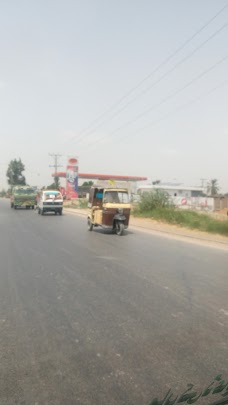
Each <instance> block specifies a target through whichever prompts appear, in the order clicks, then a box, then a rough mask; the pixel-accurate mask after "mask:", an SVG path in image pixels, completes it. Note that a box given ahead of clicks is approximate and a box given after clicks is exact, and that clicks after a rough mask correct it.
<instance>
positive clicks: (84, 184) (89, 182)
mask: <svg viewBox="0 0 228 405" xmlns="http://www.w3.org/2000/svg"><path fill="white" fill-rule="evenodd" d="M92 185H93V181H84V183H83V184H82V187H88V186H92Z"/></svg>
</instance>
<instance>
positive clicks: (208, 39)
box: [78, 22, 228, 142]
mask: <svg viewBox="0 0 228 405" xmlns="http://www.w3.org/2000/svg"><path fill="white" fill-rule="evenodd" d="M227 27H228V22H227V23H226V24H224V25H223V26H222V27H221V28H219V29H218V30H216V31H215V32H214V33H213V34H212V35H211V36H210V37H209V38H207V39H206V40H205V41H203V42H202V43H201V44H200V45H199V46H197V47H196V48H195V49H194V50H193V51H192V52H190V53H189V54H188V55H186V56H185V57H184V58H182V59H181V60H180V61H179V62H177V63H176V64H175V65H174V66H173V67H172V68H171V69H169V70H168V71H167V72H165V73H164V74H163V75H162V76H161V77H160V78H159V79H158V80H156V81H155V82H154V83H152V84H151V85H150V86H148V87H147V88H146V89H144V90H142V91H141V92H140V93H139V94H138V95H137V96H136V97H134V98H133V99H132V100H130V101H129V102H128V103H126V104H125V105H124V106H123V107H122V108H120V109H118V110H117V111H116V112H115V113H114V114H113V115H111V117H109V118H107V119H106V120H104V121H103V122H101V123H100V124H98V125H97V126H95V128H94V129H93V130H91V131H90V132H89V133H87V134H85V135H84V136H83V138H82V139H83V140H84V139H85V138H86V137H88V136H90V135H91V134H92V133H94V132H95V131H96V130H97V129H98V128H100V127H101V126H102V125H103V124H104V123H106V122H108V121H110V120H111V119H113V118H115V117H116V116H117V115H119V114H120V113H121V112H122V111H124V110H125V109H126V108H127V107H128V106H129V105H131V104H132V103H134V101H136V100H138V98H139V97H140V96H142V95H144V94H146V93H147V92H148V91H149V90H151V89H152V88H153V87H154V86H156V85H157V84H158V83H160V82H161V81H162V80H163V79H165V78H166V77H167V76H169V74H170V73H172V72H173V71H175V70H176V69H177V68H178V67H179V66H180V65H182V64H183V63H184V62H186V61H187V60H188V59H190V58H191V57H192V56H193V55H194V54H195V53H196V52H197V51H198V50H199V49H201V48H202V47H203V46H204V45H206V44H207V43H208V42H209V41H211V40H212V39H213V38H214V37H215V36H216V35H218V34H219V33H220V32H221V31H222V30H224V29H225V28H227ZM78 142H80V139H79V140H78Z"/></svg>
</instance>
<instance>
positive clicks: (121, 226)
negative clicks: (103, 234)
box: [116, 222, 124, 236]
mask: <svg viewBox="0 0 228 405" xmlns="http://www.w3.org/2000/svg"><path fill="white" fill-rule="evenodd" d="M123 232H124V224H123V223H122V222H116V234H117V235H118V236H121V235H123Z"/></svg>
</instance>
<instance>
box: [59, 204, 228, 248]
mask: <svg viewBox="0 0 228 405" xmlns="http://www.w3.org/2000/svg"><path fill="white" fill-rule="evenodd" d="M64 212H65V213H67V214H70V215H78V216H82V217H86V216H87V214H88V212H89V211H88V210H87V209H75V208H64ZM129 229H135V230H138V231H140V232H144V233H150V234H154V235H159V236H163V237H167V238H171V239H176V240H182V241H185V242H188V243H193V244H197V245H203V246H208V247H214V248H217V249H222V250H225V251H227V252H228V237H225V236H221V235H217V234H211V233H207V232H202V231H198V230H191V229H187V228H183V227H180V226H176V225H170V224H166V223H163V222H158V221H155V220H152V219H149V218H136V217H134V216H131V218H130V225H129Z"/></svg>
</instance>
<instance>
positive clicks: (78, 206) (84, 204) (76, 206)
mask: <svg viewBox="0 0 228 405" xmlns="http://www.w3.org/2000/svg"><path fill="white" fill-rule="evenodd" d="M64 207H65V208H74V209H77V210H78V209H79V210H80V209H86V208H88V201H87V200H86V201H85V200H81V199H78V200H77V204H70V203H69V204H66V205H64Z"/></svg>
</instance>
